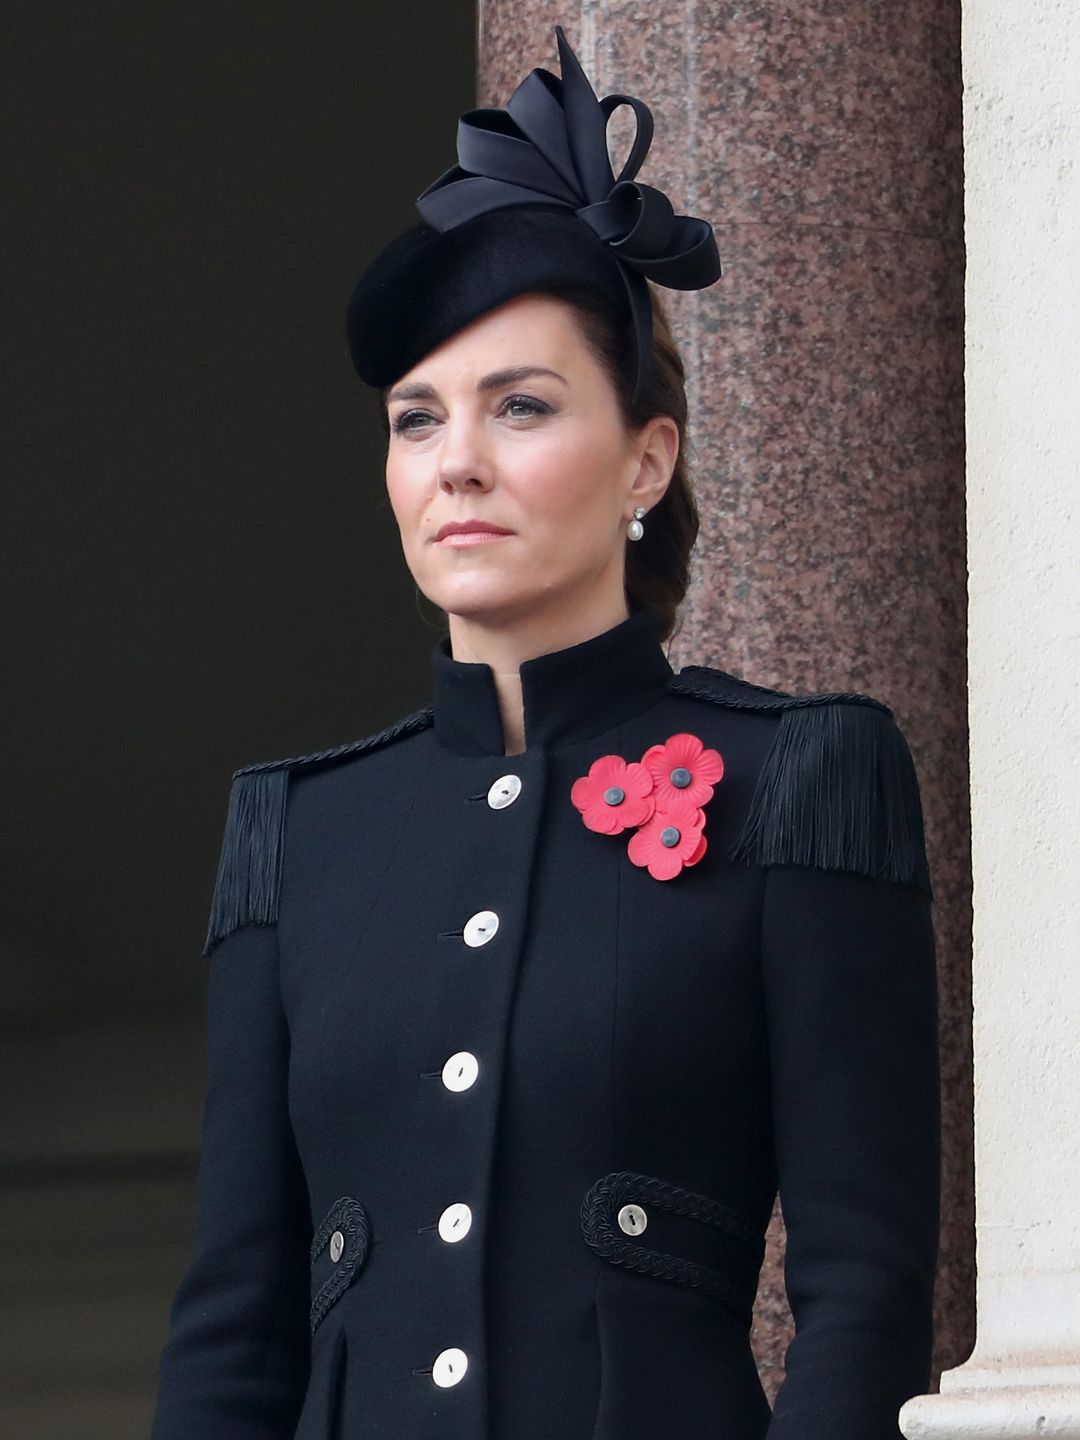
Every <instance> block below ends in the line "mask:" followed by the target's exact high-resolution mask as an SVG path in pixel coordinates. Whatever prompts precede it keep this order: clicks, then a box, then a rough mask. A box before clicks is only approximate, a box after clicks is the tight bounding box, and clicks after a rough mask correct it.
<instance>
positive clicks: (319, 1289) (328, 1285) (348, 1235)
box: [311, 1195, 371, 1335]
mask: <svg viewBox="0 0 1080 1440" xmlns="http://www.w3.org/2000/svg"><path fill="white" fill-rule="evenodd" d="M370 1243H371V1226H370V1223H369V1221H368V1216H367V1211H366V1210H365V1209H364V1207H363V1205H361V1203H360V1201H359V1200H354V1199H353V1198H352V1197H351V1196H350V1195H343V1196H342V1197H341V1199H340V1200H335V1201H334V1203H333V1205H331V1206H330V1209H329V1210H328V1211H327V1212H326V1215H325V1216H324V1218H323V1221H322V1223H321V1224H320V1226H319V1228H318V1229H317V1230H316V1231H315V1234H314V1236H313V1237H312V1241H311V1295H312V1300H311V1333H312V1335H314V1334H315V1331H316V1330H317V1329H318V1328H319V1326H320V1325H321V1324H322V1321H323V1319H324V1318H325V1316H326V1313H327V1311H328V1310H329V1309H330V1307H331V1305H333V1304H334V1302H335V1301H336V1300H337V1299H339V1297H340V1296H341V1295H343V1294H344V1293H345V1291H346V1290H347V1289H348V1287H349V1286H350V1285H351V1284H352V1282H353V1281H354V1280H355V1279H356V1277H357V1275H358V1274H359V1272H360V1267H361V1266H362V1265H363V1263H364V1260H365V1259H366V1257H367V1252H368V1247H369V1245H370Z"/></svg>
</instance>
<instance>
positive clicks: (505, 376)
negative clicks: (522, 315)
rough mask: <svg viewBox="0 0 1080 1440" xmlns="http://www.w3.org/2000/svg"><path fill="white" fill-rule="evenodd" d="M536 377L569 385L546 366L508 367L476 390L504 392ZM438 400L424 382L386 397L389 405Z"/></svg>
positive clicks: (415, 382)
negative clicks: (512, 386)
mask: <svg viewBox="0 0 1080 1440" xmlns="http://www.w3.org/2000/svg"><path fill="white" fill-rule="evenodd" d="M534 375H550V376H552V377H553V378H554V379H555V380H561V381H562V383H563V384H564V385H566V384H568V383H569V382H568V381H567V379H566V377H565V376H564V375H560V374H559V372H558V371H557V370H549V369H547V367H546V366H544V365H508V366H507V367H506V369H504V370H493V371H492V372H491V374H490V375H483V376H481V378H480V379H479V380H478V381H477V382H476V388H477V391H478V392H480V393H481V394H482V393H484V392H485V391H488V390H502V389H503V388H504V387H505V386H507V385H516V384H517V382H518V381H519V380H528V379H530V378H531V377H532V376H534ZM437 398H438V397H437V394H436V391H435V387H434V386H433V385H428V384H426V383H425V382H424V381H422V380H413V381H411V382H409V383H408V384H406V385H398V386H396V387H395V388H394V389H393V390H391V391H390V394H389V395H388V396H387V397H386V402H387V404H389V403H390V401H391V400H435V399H437Z"/></svg>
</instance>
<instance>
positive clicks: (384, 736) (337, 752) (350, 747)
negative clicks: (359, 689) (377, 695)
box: [233, 705, 435, 779]
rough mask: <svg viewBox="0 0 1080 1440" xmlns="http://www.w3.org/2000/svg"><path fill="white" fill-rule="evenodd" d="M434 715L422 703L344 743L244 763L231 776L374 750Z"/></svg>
mask: <svg viewBox="0 0 1080 1440" xmlns="http://www.w3.org/2000/svg"><path fill="white" fill-rule="evenodd" d="M434 718H435V710H434V707H433V706H431V705H425V706H424V708H423V709H422V710H414V711H413V712H412V713H411V714H410V715H405V716H403V717H402V718H401V719H400V720H395V721H394V723H393V724H392V725H387V726H386V728H385V729H383V730H377V731H376V732H375V734H374V735H365V736H364V738H363V739H362V740H347V741H346V742H345V744H344V745H331V746H330V747H329V748H328V749H326V750H315V751H313V752H312V753H311V754H310V755H295V756H293V757H292V758H291V759H289V760H262V761H259V762H258V763H257V764H254V765H244V766H242V767H241V768H240V769H239V770H235V771H233V779H236V777H237V776H238V775H251V774H253V773H254V772H255V771H257V770H292V769H295V768H296V767H297V766H300V765H306V766H315V765H321V764H323V763H325V762H326V761H328V760H345V759H348V758H349V756H351V755H360V754H362V753H363V752H364V751H365V750H376V749H378V748H379V747H380V746H382V745H389V744H390V743H391V742H392V741H394V740H401V739H403V738H404V737H405V736H406V735H413V734H415V733H416V732H417V731H418V730H426V729H427V728H428V726H429V725H431V724H433V723H434Z"/></svg>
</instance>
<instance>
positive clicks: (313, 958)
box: [153, 30, 939, 1440]
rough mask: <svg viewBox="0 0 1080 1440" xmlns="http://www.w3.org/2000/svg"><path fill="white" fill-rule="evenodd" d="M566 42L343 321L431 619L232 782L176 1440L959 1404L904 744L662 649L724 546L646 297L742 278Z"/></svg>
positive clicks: (469, 120) (851, 700)
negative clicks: (710, 527)
mask: <svg viewBox="0 0 1080 1440" xmlns="http://www.w3.org/2000/svg"><path fill="white" fill-rule="evenodd" d="M557 35H558V42H559V52H560V59H561V68H562V79H561V81H560V80H559V79H556V77H554V76H552V75H550V74H548V73H547V72H546V71H542V70H536V71H533V72H532V74H531V75H530V76H529V77H528V78H527V80H526V81H525V82H523V84H522V85H521V86H519V88H518V90H517V91H516V92H515V95H514V97H513V98H512V100H511V101H510V103H509V105H508V107H507V112H505V113H504V112H499V111H474V112H470V114H469V115H467V116H465V117H464V118H463V120H462V125H461V130H460V132H459V158H460V159H461V161H462V164H461V166H460V167H456V168H455V169H454V170H452V171H449V172H447V174H446V175H444V176H442V177H440V179H439V180H438V181H437V182H436V183H435V185H434V186H432V187H430V189H429V190H427V191H425V192H424V195H423V196H421V197H420V201H419V204H420V208H421V214H422V215H423V216H425V220H424V223H423V224H421V225H420V226H418V227H416V228H415V229H414V230H412V231H409V232H407V233H406V235H405V236H404V237H399V238H398V240H396V241H394V242H392V243H391V244H390V245H389V246H388V247H387V248H386V250H385V251H384V252H383V253H382V254H381V255H380V256H379V257H377V258H376V260H375V261H374V262H373V263H372V265H371V266H369V267H368V269H367V270H366V271H365V272H364V275H363V276H362V277H361V279H360V281H359V282H358V284H357V287H356V289H355V291H354V294H353V296H352V297H351V301H350V305H349V311H348V334H349V343H350V348H351V353H352V356H353V360H354V362H355V364H356V368H357V370H358V372H359V373H360V375H361V376H362V378H364V379H365V381H367V383H369V384H371V385H373V386H375V387H376V388H377V389H378V390H379V392H380V395H381V400H382V405H383V414H384V417H385V421H386V426H387V439H388V448H387V461H386V484H387V488H388V493H389V496H390V500H391V503H392V506H393V509H394V513H395V516H396V518H397V521H398V524H399V527H400V532H401V543H402V548H403V552H404V556H405V560H406V562H407V564H408V566H409V569H410V570H411V572H412V574H413V576H414V577H415V579H416V583H417V585H418V586H419V588H420V589H421V590H422V591H423V592H424V594H425V595H427V596H428V597H429V598H430V599H431V600H432V601H434V602H435V603H436V604H437V605H439V606H440V607H442V608H443V609H444V610H445V611H446V613H447V616H448V621H449V629H448V633H447V635H446V636H444V637H442V638H441V639H440V640H439V642H438V643H437V644H436V646H435V647H434V650H433V655H432V680H433V703H432V704H431V705H429V706H426V707H425V708H423V709H421V710H418V711H416V712H414V713H412V714H410V715H407V716H405V717H404V718H402V719H400V720H398V721H397V722H396V723H395V724H393V725H390V726H388V727H387V728H386V729H385V730H382V731H380V732H378V733H377V734H374V735H370V736H368V737H366V738H364V739H362V740H359V741H353V742H351V743H349V744H346V745H343V746H339V747H336V748H334V749H330V750H325V751H321V752H319V753H317V754H314V755H309V756H303V757H299V758H294V759H288V760H280V761H272V762H268V763H265V764H259V765H252V766H247V767H245V768H244V769H242V770H239V771H237V772H236V775H235V777H234V781H233V788H232V793H231V798H230V808H229V815H228V819H227V823H226V833H225V838H224V843H223V848H222V855H221V862H220V867H219V872H218V880H217V887H216V891H215V896H214V902H213V908H212V913H211V920H210V929H209V934H208V937H207V945H206V950H205V953H206V954H208V955H209V964H210V989H209V997H208V1012H209V1080H208V1089H207V1096H206V1107H205V1115H204V1130H203V1154H202V1161H201V1168H200V1179H199V1208H198V1225H197V1238H196V1248H195V1255H194V1258H193V1261H192V1263H191V1266H190V1269H189V1271H188V1274H187V1275H186V1276H185V1279H184V1281H183V1282H182V1284H181V1286H180V1288H179V1291H178V1293H177V1296H176V1300H175V1303H174V1306H173V1312H172V1321H171V1329H170V1334H169V1339H168V1342H167V1344H166V1346H165V1349H164V1352H163V1355H162V1362H161V1380H160V1387H159V1395H158V1408H157V1415H156V1420H155V1426H154V1431H153V1435H154V1440H256V1437H258V1440H271V1437H273V1440H278V1437H281V1440H284V1437H287V1436H289V1437H291V1436H293V1435H295V1436H296V1437H298V1440H315V1437H318V1440H329V1437H346V1436H347V1437H350V1440H364V1437H376V1436H386V1437H394V1440H422V1437H432V1440H435V1437H438V1440H459V1437H461V1440H464V1437H469V1440H482V1437H483V1440H540V1437H543V1440H550V1437H552V1436H557V1437H560V1440H661V1437H662V1440H703V1437H707V1436H714V1437H716V1440H761V1437H765V1436H766V1435H767V1436H768V1437H769V1440H825V1437H828V1440H895V1437H898V1436H899V1435H900V1431H899V1429H898V1426H897V1421H896V1415H897V1411H898V1409H899V1407H900V1405H901V1404H902V1403H903V1401H904V1400H905V1399H906V1398H907V1397H909V1396H910V1395H912V1394H915V1393H918V1392H921V1391H923V1390H925V1389H926V1388H927V1386H928V1383H929V1380H930V1360H931V1342H932V1293H933V1281H934V1272H935V1265H936V1257H937V1237H938V1176H939V1171H938V1165H939V1158H938V1146H939V1129H938V1085H939V1075H938V1051H937V990H936V974H935V947H934V933H933V925H932V919H931V887H930V882H929V876H928V871H927V865H926V856H925V850H924V844H923V833H922V816H921V809H920V803H919V793H918V787H917V783H916V779H915V774H914V770H913V767H912V762H911V756H910V753H909V750H908V747H907V745H906V743H905V741H904V738H903V736H902V734H901V732H900V731H899V729H898V728H897V726H896V724H895V723H894V721H893V719H892V717H891V712H890V711H889V710H888V709H887V708H886V707H885V706H884V705H882V704H881V703H880V702H878V701H877V700H874V699H871V698H870V697H868V696H865V695H858V694H829V695H809V696H800V697H795V696H791V695H788V694H786V693H784V692H781V691H775V690H769V689H764V688H762V687H759V686H756V685H752V684H750V683H748V682H746V681H743V680H741V679H738V678H736V677H735V676H732V675H730V674H728V673H726V672H724V671H722V670H717V669H712V668H709V667H705V666H688V667H684V668H683V669H682V670H681V671H680V672H679V673H678V674H675V673H674V672H673V670H672V668H671V666H670V664H669V662H668V660H667V657H666V653H665V649H664V642H665V641H666V640H667V639H668V638H669V636H670V634H671V632H672V629H673V625H674V620H675V612H676V608H677V605H678V602H679V601H680V600H681V599H682V597H683V595H684V593H685V590H686V585H687V569H688V560H689V552H690V548H691V546H692V544H693V540H694V536H695V533H696V527H697V520H696V512H695V509H694V502H693V498H692V495H691V492H690V489H689V485H688V479H687V474H686V470H685V465H684V452H683V446H684V439H685V423H686V410H685V395H684V390H683V375H682V367H681V364H680V362H679V359H678V355H677V352H676V350H675V347H674V345H673V344H672V341H671V337H670V333H669V331H668V329H667V326H666V323H665V321H664V317H663V312H662V310H661V308H660V306H659V304H658V302H657V300H656V297H655V293H650V290H649V287H648V286H647V283H646V279H647V276H648V275H650V274H651V275H652V276H653V277H654V278H658V279H659V280H661V282H662V283H664V284H666V285H672V284H674V285H683V286H688V287H693V286H699V285H704V284H709V283H711V282H712V280H714V279H715V278H716V277H717V275H718V274H719V265H718V262H717V260H716V255H715V245H714V242H713V239H712V232H711V230H710V229H709V227H708V226H707V225H706V224H705V222H703V221H699V220H695V219H692V218H689V217H674V216H673V215H672V214H671V212H670V207H669V206H667V202H666V200H665V199H664V197H663V196H659V194H658V192H656V191H648V190H647V187H643V186H638V185H636V184H634V183H633V179H632V176H633V173H636V168H637V165H638V164H640V160H641V158H642V156H643V154H644V149H647V146H648V132H649V128H650V125H649V121H648V118H647V117H648V111H647V110H646V109H645V107H644V106H642V105H641V102H640V101H636V100H632V101H626V103H629V104H631V105H632V106H633V107H634V109H635V113H636V114H637V118H638V124H639V132H638V133H639V143H638V144H636V145H635V147H634V150H635V154H634V155H633V156H632V160H633V161H636V163H634V164H633V165H628V166H627V167H626V168H625V169H624V173H623V176H622V177H620V181H619V182H616V181H615V177H614V175H613V174H612V172H611V169H610V165H609V164H608V168H607V172H606V174H605V171H604V165H605V163H607V161H606V149H604V146H603V141H604V122H605V120H606V116H607V114H608V113H610V110H611V109H612V108H614V103H613V102H615V103H619V102H620V100H621V97H608V99H606V100H605V101H603V102H598V101H597V100H596V97H595V95H594V93H593V91H592V89H591V87H590V86H589V84H588V81H587V80H586V78H585V76H584V74H583V72H582V71H581V69H580V67H579V66H578V65H577V62H576V59H575V57H574V56H573V53H572V51H570V49H569V47H568V45H567V44H566V42H565V38H564V36H563V35H562V32H561V30H559V31H557ZM642 137H644V148H643V147H642V144H641V138H642ZM601 150H603V159H601ZM466 162H467V163H466ZM628 174H629V176H630V178H629V179H628V178H627V175H628ZM553 177H554V178H553ZM474 182H475V183H474ZM545 187H546V188H545ZM568 196H569V198H567V197H568ZM545 197H546V198H545ZM665 207H666V208H665ZM635 227H636V228H635ZM628 236H629V237H630V238H631V239H632V241H633V243H632V244H631V243H628V242H627V237H628ZM778 1189H779V1194H780V1199H781V1204H782V1207H783V1211H784V1216H785V1220H786V1224H787V1236H788V1238H787V1264H786V1278H787V1287H788V1295H789V1299H790V1302H791V1306H792V1310H793V1313H794V1317H795V1321H796V1327H797V1333H796V1337H795V1339H794V1341H793V1342H792V1344H791V1346H790V1347H789V1350H788V1356H787V1371H786V1378H785V1380H784V1383H783V1385H782V1387H781V1389H780V1392H779V1395H778V1398H777V1403H776V1406H775V1410H774V1412H773V1413H770V1409H769V1405H768V1403H767V1401H766V1398H765V1395H764V1393H763V1391H762V1388H761V1385H760V1383H759V1381H758V1376H757V1372H756V1368H755V1363H754V1359H753V1355H752V1353H751V1349H750V1346H749V1342H748V1330H749V1325H750V1318H751V1310H752V1306H753V1302H754V1297H755V1290H756V1284H757V1277H758V1272H759V1269H760V1264H761V1259H762V1254H763V1248H764V1244H763V1236H764V1232H765V1228H766V1225H767V1223H768V1220H769V1216H770V1213H771V1210H772V1206H773V1202H774V1199H775V1196H776V1194H777V1190H778Z"/></svg>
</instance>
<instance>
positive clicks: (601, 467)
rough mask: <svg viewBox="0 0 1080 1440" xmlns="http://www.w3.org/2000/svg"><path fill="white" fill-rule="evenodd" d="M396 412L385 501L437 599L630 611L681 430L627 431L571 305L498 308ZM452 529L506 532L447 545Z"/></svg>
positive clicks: (416, 573) (402, 386)
mask: <svg viewBox="0 0 1080 1440" xmlns="http://www.w3.org/2000/svg"><path fill="white" fill-rule="evenodd" d="M386 405H387V412H388V417H389V422H390V427H391V428H390V440H389V445H388V449H387V456H386V486H387V491H388V494H389V497H390V503H391V506H392V507H393V511H394V515H395V517H396V518H397V522H398V526H399V528H400V531H401V544H402V549H403V551H404V555H405V560H406V563H407V564H408V567H409V569H410V571H411V572H412V575H413V578H414V579H415V581H416V583H417V585H418V586H419V588H420V589H421V591H422V592H423V593H424V594H425V595H426V596H427V597H428V599H429V600H431V601H433V602H434V603H435V604H436V605H438V606H440V607H441V608H442V609H443V610H445V611H446V612H447V613H448V614H451V615H458V616H462V617H467V618H468V619H470V620H478V621H480V622H481V623H483V624H485V625H487V624H499V625H506V624H512V623H513V622H514V621H515V620H516V619H521V618H523V617H526V616H527V617H528V618H529V619H530V621H535V620H536V619H537V618H539V612H540V611H544V612H545V613H546V614H547V615H548V616H550V618H552V619H553V620H554V619H557V618H558V617H559V616H562V615H567V616H570V615H575V614H576V615H581V614H582V613H589V614H596V613H599V612H601V611H604V610H605V609H606V612H607V614H609V615H615V614H618V613H620V612H621V613H625V604H624V602H623V598H622V597H623V592H622V586H623V561H624V552H625V546H626V544H627V540H626V524H627V521H628V520H629V519H630V518H631V517H632V516H633V512H634V507H635V506H636V505H644V506H645V507H646V509H647V510H648V509H651V508H652V506H653V505H655V504H656V502H657V501H658V500H659V499H660V497H661V495H662V494H663V492H664V490H665V489H666V487H667V484H668V482H669V481H670V478H671V471H672V468H673V467H674V464H675V459H676V456H677V452H678V429H677V427H676V425H675V422H674V420H672V419H671V418H670V417H668V416H658V417H656V419H654V420H650V421H649V422H648V424H647V425H645V426H643V427H642V429H641V430H639V431H636V432H630V431H627V430H626V429H625V428H624V426H623V422H622V418H621V415H620V413H619V408H618V400H617V396H616V393H615V390H614V387H613V386H612V384H611V381H610V380H609V379H608V376H607V373H606V372H605V370H604V369H603V367H602V366H601V364H600V363H599V361H598V360H597V359H596V358H595V357H594V355H593V353H592V351H591V350H590V349H589V347H588V345H587V343H586V341H585V339H584V337H583V336H582V334H581V332H580V330H579V329H578V326H577V321H576V318H575V315H574V312H573V311H572V310H571V309H570V307H569V305H567V304H565V303H564V302H563V301H562V300H559V299H557V298H556V297H554V296H550V295H541V294H530V295H521V296H516V297H515V298H514V299H512V300H508V301H507V302H506V303H505V304H503V305H500V306H499V307H497V308H496V309H494V310H489V311H488V312H487V313H486V314H484V315H481V316H480V317H479V318H478V319H477V320H475V321H473V322H472V324H470V325H468V326H466V327H465V328H464V329H463V330H460V331H458V332H457V334H455V335H452V336H451V337H450V338H449V339H448V340H446V341H444V343H443V344H442V345H440V346H438V347H437V348H436V349H434V350H432V351H430V352H429V353H428V354H427V355H425V356H424V358H423V359H422V360H421V361H420V362H419V363H418V364H417V365H415V366H414V367H413V369H411V370H410V371H408V373H407V374H405V375H403V376H402V377H401V378H400V379H399V380H398V381H397V382H396V384H395V385H394V386H392V388H391V390H390V392H389V393H388V395H387V399H386ZM451 521H481V522H484V523H485V524H488V525H491V526H496V527H498V529H499V531H500V532H501V533H499V534H495V535H493V534H491V533H490V532H489V533H479V534H476V533H474V534H472V535H468V534H465V535H458V536H450V537H449V538H443V539H440V538H438V537H439V533H440V530H441V528H442V527H443V526H444V525H446V524H447V522H451ZM645 523H646V524H648V519H647V517H646V520H645Z"/></svg>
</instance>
